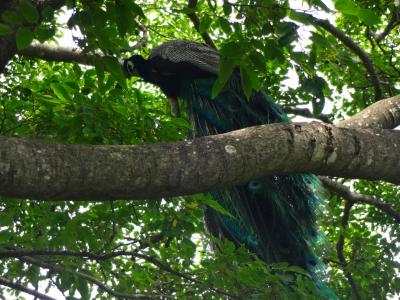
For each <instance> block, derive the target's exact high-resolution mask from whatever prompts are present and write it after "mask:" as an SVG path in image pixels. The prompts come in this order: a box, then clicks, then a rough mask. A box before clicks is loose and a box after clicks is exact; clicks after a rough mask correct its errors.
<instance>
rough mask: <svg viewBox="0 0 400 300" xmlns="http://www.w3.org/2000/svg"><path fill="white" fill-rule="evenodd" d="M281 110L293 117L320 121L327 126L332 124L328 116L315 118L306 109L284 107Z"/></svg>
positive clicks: (321, 115)
mask: <svg viewBox="0 0 400 300" xmlns="http://www.w3.org/2000/svg"><path fill="white" fill-rule="evenodd" d="M282 110H283V111H284V112H285V113H287V114H294V115H297V116H302V117H305V118H312V119H318V120H321V121H322V122H324V123H328V124H332V123H333V122H332V120H331V119H330V117H329V116H328V115H325V114H320V115H317V116H316V115H314V114H313V113H312V112H311V111H310V110H309V109H307V108H299V107H291V106H284V107H283V108H282Z"/></svg>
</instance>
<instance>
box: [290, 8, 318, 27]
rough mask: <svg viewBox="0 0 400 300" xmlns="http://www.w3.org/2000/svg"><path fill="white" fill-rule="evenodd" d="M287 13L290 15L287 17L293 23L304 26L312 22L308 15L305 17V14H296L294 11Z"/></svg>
mask: <svg viewBox="0 0 400 300" xmlns="http://www.w3.org/2000/svg"><path fill="white" fill-rule="evenodd" d="M289 13H290V14H289V17H290V19H292V20H293V21H297V22H300V23H303V24H305V25H309V24H312V22H313V21H312V18H310V16H309V15H307V14H305V13H303V12H298V11H295V10H291V11H290V12H289Z"/></svg>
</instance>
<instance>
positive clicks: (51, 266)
mask: <svg viewBox="0 0 400 300" xmlns="http://www.w3.org/2000/svg"><path fill="white" fill-rule="evenodd" d="M19 260H21V261H23V262H25V263H31V264H33V265H36V266H38V267H41V268H44V269H50V270H52V271H56V272H65V271H70V272H73V274H75V275H76V276H78V277H79V278H81V279H84V280H86V281H88V282H91V283H93V284H95V285H96V286H97V287H98V288H99V289H101V290H103V291H105V292H107V293H109V294H110V295H112V296H114V297H117V298H119V299H153V298H155V297H156V295H151V294H126V293H120V292H116V291H114V290H112V289H110V288H109V287H108V286H106V285H105V284H104V283H102V282H101V281H100V280H98V279H97V278H95V277H93V276H90V275H88V274H85V273H82V272H79V271H71V270H68V269H67V268H65V267H64V266H62V265H60V264H57V265H56V264H51V263H47V262H44V261H41V260H38V259H34V258H31V257H26V256H23V257H19Z"/></svg>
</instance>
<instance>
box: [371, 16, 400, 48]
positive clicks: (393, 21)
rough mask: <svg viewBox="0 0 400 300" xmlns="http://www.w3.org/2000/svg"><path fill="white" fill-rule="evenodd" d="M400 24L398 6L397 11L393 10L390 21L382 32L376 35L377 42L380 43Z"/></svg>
mask: <svg viewBox="0 0 400 300" xmlns="http://www.w3.org/2000/svg"><path fill="white" fill-rule="evenodd" d="M399 24H400V20H399V14H398V11H397V8H396V11H394V12H393V14H392V16H391V18H390V20H389V22H388V23H387V25H386V27H385V29H383V31H382V32H381V33H380V34H376V35H375V40H376V43H377V44H379V43H380V42H381V41H382V40H383V39H384V38H385V37H387V36H388V35H389V33H390V32H391V31H392V30H393V29H394V28H395V27H396V26H398V25H399Z"/></svg>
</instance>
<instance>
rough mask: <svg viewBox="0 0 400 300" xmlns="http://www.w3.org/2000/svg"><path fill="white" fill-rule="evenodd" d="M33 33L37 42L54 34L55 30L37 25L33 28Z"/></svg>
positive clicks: (45, 39)
mask: <svg viewBox="0 0 400 300" xmlns="http://www.w3.org/2000/svg"><path fill="white" fill-rule="evenodd" d="M34 33H35V37H36V38H37V39H38V40H39V42H41V43H43V42H45V41H47V40H49V39H50V38H51V37H52V36H54V34H55V30H54V29H53V28H49V27H44V26H39V27H36V28H35V30H34Z"/></svg>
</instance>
